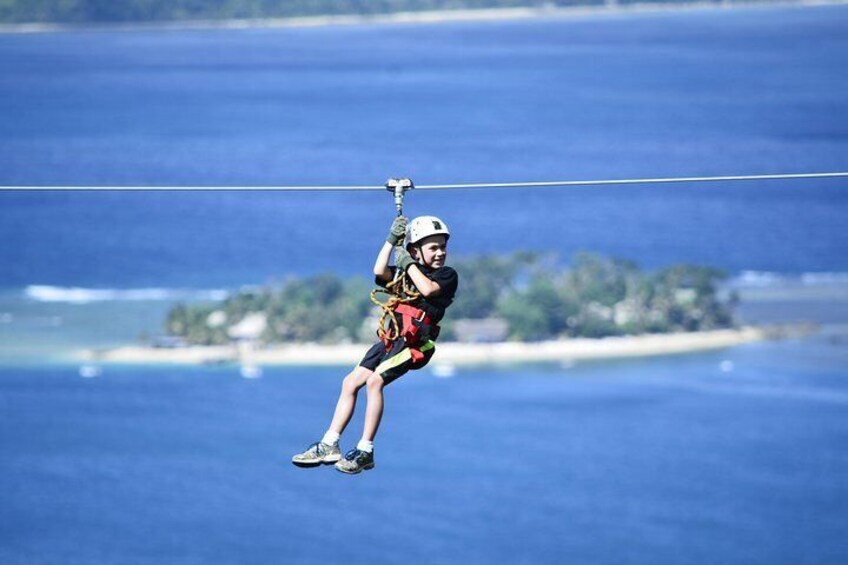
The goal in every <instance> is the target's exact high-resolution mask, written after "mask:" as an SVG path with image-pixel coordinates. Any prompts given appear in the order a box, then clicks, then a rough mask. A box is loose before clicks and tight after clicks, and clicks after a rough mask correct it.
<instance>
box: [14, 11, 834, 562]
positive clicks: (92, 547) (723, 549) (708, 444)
mask: <svg viewBox="0 0 848 565" xmlns="http://www.w3.org/2000/svg"><path fill="white" fill-rule="evenodd" d="M846 31H848V7H845V6H841V7H817V8H804V9H799V8H787V7H781V8H769V9H736V10H731V11H692V12H687V13H666V14H641V15H628V16H621V17H619V16H614V17H613V16H610V17H590V18H581V19H574V20H550V21H528V22H511V23H490V24H485V25H483V24H449V25H437V26H381V27H371V26H358V27H350V28H322V29H303V30H293V29H292V30H247V31H191V32H185V31H140V32H132V33H115V32H107V31H102V32H87V33H59V34H41V35H26V36H24V35H20V36H11V35H6V36H2V35H0V68H2V69H3V72H2V73H0V117H2V119H0V184H51V183H60V184H96V185H108V184H233V185H238V184H313V183H317V184H326V183H345V184H357V185H358V184H376V183H381V182H382V181H383V180H384V179H385V178H386V177H388V176H390V175H395V176H398V175H409V176H411V177H412V178H413V179H414V180H416V181H417V182H419V183H422V184H424V183H427V184H430V183H441V182H460V181H503V180H551V179H567V178H615V177H629V176H639V177H642V176H650V177H655V176H676V175H709V174H736V173H769V172H804V171H827V170H846V169H848V159H846V156H848V98H846V97H845V94H844V93H845V92H848V74H846V73H845V71H844V69H845V68H846V63H848V33H846ZM407 210H408V212H409V213H411V214H413V215H415V214H419V213H436V214H438V215H440V216H443V217H444V218H445V219H446V220H447V221H448V223H449V224H450V226H451V228H452V230H453V233H454V237H453V238H452V240H451V253H453V254H454V255H473V254H477V253H502V252H506V251H511V250H516V249H531V250H537V251H553V252H557V253H560V254H561V255H562V257H563V258H568V257H569V256H570V255H571V254H572V253H573V252H574V251H576V250H579V249H589V250H596V251H601V252H604V253H609V254H614V255H619V256H623V257H628V258H630V259H634V260H636V261H638V262H640V263H641V264H643V265H644V266H647V267H656V266H661V265H667V264H670V263H676V262H684V261H685V262H701V263H708V264H713V265H716V266H720V267H723V268H726V269H728V270H730V271H731V272H738V271H745V270H755V271H774V272H778V273H789V274H792V273H794V274H799V273H809V272H817V273H821V272H828V273H840V272H843V273H844V272H848V253H846V249H848V228H847V227H846V222H845V218H846V217H848V187H846V184H845V182H844V181H804V182H780V183H751V184H718V185H693V186H686V185H677V186H660V187H628V188H607V189H574V190H563V191H552V190H527V191H515V192H510V191H485V192H439V193H434V192H424V191H422V192H420V193H412V194H410V195H409V196H408V199H407ZM392 213H393V208H392V205H391V200H390V198H389V196H388V195H387V194H380V193H357V194H276V195H273V194H263V193H255V194H190V195H186V194H108V193H107V194H66V193H61V194H60V193H40V194H11V193H0V361H2V362H0V365H2V368H0V492H2V495H0V563H3V564H4V565H5V564H9V565H19V564H21V565H23V564H26V565H39V564H48V563H62V564H63V565H64V564H85V565H89V564H91V565H93V564H102V563H127V564H134V563H139V564H146V563H177V564H194V563H197V564H201V563H202V564H204V565H207V564H217V563H221V564H224V563H227V564H230V563H239V564H251V563H263V564H267V563H314V562H316V561H318V560H324V561H327V560H329V561H340V560H342V559H344V560H345V562H350V563H368V564H369V565H373V564H375V563H397V562H401V561H403V562H409V563H421V562H434V563H492V562H495V561H497V562H506V563H533V564H537V563H563V562H569V563H601V564H606V563H609V564H611V565H612V564H615V565H620V564H629V563H632V564H637V563H638V564H646V565H647V564H651V565H653V564H657V563H659V564H666V563H667V564H674V565H678V564H687V563H692V564H695V563H697V564H701V563H728V564H735V563H739V564H742V563H746V564H748V563H768V564H775V563H777V564H782V563H786V564H792V565H794V564H798V563H811V564H812V563H815V564H842V563H845V562H848V543H846V541H845V536H844V532H845V530H846V529H848V528H847V527H848V518H846V517H848V511H846V509H848V483H846V482H845V480H844V477H846V476H848V456H846V452H845V450H844V448H843V447H842V446H843V445H844V444H845V442H846V439H848V418H846V408H847V407H848V387H846V380H845V379H846V376H848V371H846V367H848V354H847V353H846V352H848V348H846V346H845V344H846V343H848V342H846V337H845V336H846V332H845V327H842V328H841V329H840V328H839V327H835V328H834V327H830V328H829V329H827V330H826V332H825V333H823V334H819V335H817V336H813V337H810V338H807V339H804V340H799V341H787V342H776V343H763V344H756V345H749V346H744V347H739V348H735V349H732V350H727V351H721V352H716V353H709V354H699V355H692V356H684V357H666V358H658V359H653V360H642V361H622V362H616V363H597V364H581V365H577V366H575V367H572V368H568V369H565V368H560V367H509V368H500V369H492V368H478V369H474V370H471V369H467V370H460V371H459V373H458V375H457V376H456V377H455V378H452V379H438V378H435V377H434V376H433V375H432V374H431V373H429V372H426V371H425V372H421V373H418V374H414V375H409V376H407V377H404V379H402V380H401V381H399V382H398V383H397V384H395V385H392V386H391V387H390V388H389V389H388V391H387V412H386V416H385V418H384V423H383V428H382V429H381V433H380V435H379V437H378V439H377V468H376V469H375V470H374V471H372V472H369V473H367V474H365V475H364V476H360V477H347V476H342V475H340V474H338V473H336V472H335V471H333V470H332V469H318V470H301V469H296V468H294V467H292V466H291V465H290V464H289V463H288V461H289V458H290V456H291V454H292V453H293V452H294V451H298V450H300V449H302V448H304V447H305V446H306V445H307V444H308V443H310V442H311V441H314V440H315V439H317V435H319V434H320V433H322V431H323V430H324V428H325V426H326V425H327V420H328V418H329V416H330V411H331V409H332V405H333V402H334V399H335V396H336V394H337V388H338V385H339V382H340V379H341V376H342V374H341V372H340V371H339V370H337V369H316V368H303V369H299V368H290V369H276V368H265V371H264V376H263V378H261V379H256V380H245V379H242V378H240V377H239V376H238V372H237V368H236V367H219V368H168V367H155V366H150V367H138V368H129V367H118V366H106V367H104V368H103V371H104V372H103V375H102V377H100V378H94V379H82V378H80V376H79V370H78V369H79V368H78V367H77V366H75V365H66V364H63V362H66V361H65V360H64V359H62V354H64V353H67V352H68V351H69V350H71V349H74V348H79V347H83V346H93V345H99V346H102V345H110V344H112V343H113V342H114V343H121V342H127V341H132V340H133V339H134V338H135V336H136V335H137V332H138V331H140V330H142V329H144V330H148V331H155V328H156V327H157V326H158V324H159V322H160V320H161V318H162V316H163V313H164V310H165V309H166V308H167V306H168V300H169V298H167V297H170V299H176V297H179V296H184V292H185V291H183V290H180V289H186V288H189V289H191V288H194V289H215V288H229V287H237V286H240V285H243V284H253V283H261V282H264V281H268V280H270V279H273V278H279V277H283V276H286V275H291V274H306V273H314V272H320V271H331V272H336V273H339V274H343V275H355V274H362V275H364V274H367V273H368V272H369V271H370V268H371V264H372V261H373V254H374V252H375V251H376V248H377V247H378V246H379V245H380V242H381V241H382V238H383V236H384V232H385V230H386V228H387V227H388V223H389V221H390V219H391V216H392ZM754 278H755V280H770V279H769V277H767V276H766V277H762V276H760V277H754ZM836 279H837V280H841V281H842V283H841V284H842V286H839V285H836V286H835V287H833V288H831V289H829V290H827V292H826V293H824V292H825V291H824V290H823V291H822V292H823V294H820V295H817V294H816V292H817V291H816V289H813V291H812V292H810V288H808V287H806V286H805V283H803V282H799V281H803V279H798V280H797V281H795V282H794V283H793V284H794V285H795V286H793V287H792V288H793V289H794V291H799V292H802V293H803V294H804V296H805V297H806V298H805V300H807V302H797V303H793V305H792V308H791V310H792V312H793V314H792V315H793V316H795V315H796V314H798V315H799V316H801V318H802V319H803V318H804V317H805V316H807V315H808V314H809V313H810V312H811V311H812V310H816V311H817V312H819V313H820V314H821V315H818V316H817V319H818V318H821V319H822V320H823V321H826V322H827V323H830V324H833V323H840V322H841V323H844V322H845V317H844V312H845V304H848V302H846V301H845V295H844V280H845V279H844V276H843V278H841V279H840V278H839V276H836ZM793 280H794V279H793ZM32 285H52V286H55V287H60V288H58V289H43V288H42V289H40V290H39V289H35V290H38V292H34V287H33V286H32ZM73 286H83V287H89V288H97V289H117V290H118V292H117V293H114V292H113V293H112V294H110V295H109V296H112V295H114V297H113V298H112V299H110V300H107V301H106V302H93V303H88V304H77V303H74V302H73V301H72V297H73V291H71V290H70V289H69V287H73ZM25 288H28V289H29V293H27V292H25ZM158 288H164V289H167V290H165V291H163V292H164V294H165V296H166V298H165V299H164V300H137V295H136V294H133V293H134V292H135V291H132V292H131V293H130V294H129V295H128V294H126V293H124V294H122V293H121V291H123V290H126V289H158ZM773 290H774V289H771V288H765V289H764V291H763V292H765V298H764V299H762V300H761V301H760V302H757V303H754V304H751V305H748V310H747V312H748V313H749V314H750V313H753V314H755V316H754V317H755V318H756V317H761V318H762V319H768V320H774V319H781V316H780V311H779V310H780V308H782V307H783V306H781V303H782V301H784V300H785V299H786V297H785V296H782V295H780V296H777V295H775V294H774V293H772V294H769V293H770V292H772V291H773ZM778 290H780V289H778ZM144 292H148V291H144ZM151 292H152V293H153V294H156V293H157V292H159V291H157V290H153V291H151ZM45 293H46V295H47V296H48V297H49V296H53V297H56V296H59V297H60V301H59V302H52V301H50V300H49V299H47V298H44V297H45ZM181 293H182V294H181ZM828 293H829V294H828ZM83 294H84V295H85V296H87V297H89V299H90V298H91V297H92V296H94V294H93V293H92V291H91V290H87V291H84V293H83ZM778 294H779V293H778ZM128 296H132V297H134V299H133V300H129V301H126V300H124V299H125V298H127V297H128ZM769 296H771V298H769ZM761 298H762V297H761ZM460 299H461V296H460ZM766 299H768V300H772V299H773V300H772V302H769V301H768V300H766ZM764 300H765V301H764ZM829 300H831V301H835V302H829ZM837 302H838V306H839V307H838V308H834V307H831V306H832V305H833V304H836V303H837ZM773 305H774V307H772V306H773ZM758 309H759V311H758ZM824 313H826V314H828V316H824V315H823V314H824ZM47 360H49V361H50V362H51V364H47V363H46V362H45V361H47ZM436 361H438V358H437V359H436ZM722 367H724V370H722ZM362 412H363V406H362V403H361V404H360V406H359V411H358V414H357V416H356V417H355V419H354V423H353V424H352V427H351V429H350V431H349V432H348V433H347V434H346V436H345V438H344V442H345V443H344V446H345V447H349V446H350V445H352V443H353V442H354V441H355V440H356V438H357V436H358V433H359V431H360V426H361V418H362Z"/></svg>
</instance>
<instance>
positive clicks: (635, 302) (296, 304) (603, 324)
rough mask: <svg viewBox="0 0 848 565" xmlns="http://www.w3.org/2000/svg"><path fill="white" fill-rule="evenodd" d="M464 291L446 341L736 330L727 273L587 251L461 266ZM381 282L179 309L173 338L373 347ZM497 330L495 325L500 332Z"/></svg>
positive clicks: (346, 282) (321, 286) (298, 285)
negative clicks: (723, 286) (489, 332)
mask: <svg viewBox="0 0 848 565" xmlns="http://www.w3.org/2000/svg"><path fill="white" fill-rule="evenodd" d="M454 267H455V268H456V270H457V271H458V272H459V276H460V289H459V293H458V295H457V298H456V300H455V301H454V304H453V305H452V306H451V307H450V309H449V310H448V315H447V317H446V319H445V320H443V323H442V334H441V337H440V339H441V340H442V341H444V340H447V339H459V340H462V341H476V340H478V339H477V338H475V337H474V335H473V332H469V330H468V328H469V327H473V326H474V323H475V322H477V323H480V322H483V321H496V322H498V324H499V325H500V326H501V327H502V328H503V332H502V335H501V336H499V339H500V338H503V339H508V340H518V341H533V340H543V339H558V338H568V337H593V338H598V337H606V336H617V335H634V334H644V333H669V332H694V331H703V330H712V329H720V328H728V327H732V326H733V315H732V311H733V307H734V305H735V303H736V300H737V299H736V297H735V295H732V294H731V295H729V296H727V297H724V298H722V297H720V296H719V293H718V289H717V286H718V283H719V282H720V281H721V280H723V279H724V278H725V274H724V273H723V272H721V271H719V270H717V269H714V268H710V267H703V266H694V265H677V266H673V267H668V268H663V269H659V270H657V271H653V272H644V271H642V270H640V269H639V268H638V266H637V265H636V264H635V263H633V262H631V261H626V260H621V259H613V258H607V257H602V256H599V255H595V254H590V253H580V254H578V255H576V256H575V257H574V259H573V260H572V263H571V265H570V267H568V268H562V267H558V266H557V265H556V263H555V261H554V260H553V258H551V257H548V256H542V255H537V254H533V253H515V254H513V255H510V256H503V257H500V256H499V257H495V256H482V257H476V258H471V259H466V260H462V261H459V262H456V263H454ZM371 288H372V287H371V283H370V282H368V281H365V280H363V279H361V278H353V279H342V278H340V277H338V276H336V275H332V274H321V275H316V276H311V277H306V278H292V279H290V280H287V281H285V282H283V283H281V284H279V285H275V286H265V287H260V288H252V289H242V290H240V291H238V292H235V293H233V294H232V295H230V296H229V297H228V298H226V299H225V300H223V301H221V302H204V303H195V304H185V303H180V304H177V305H175V306H173V307H172V308H171V309H170V310H169V312H168V314H167V318H166V321H165V331H166V333H167V334H168V335H169V336H173V337H176V338H179V339H180V340H181V341H182V342H184V343H187V344H197V345H221V344H227V343H232V342H233V341H236V340H239V339H241V338H244V337H247V338H249V339H251V340H254V341H256V342H258V343H260V344H275V343H286V342H319V343H345V342H364V341H373V339H374V336H375V330H376V323H377V322H376V320H377V316H378V315H379V309H378V308H377V307H375V306H374V305H373V304H372V303H371V301H370V299H369V291H370V289H371ZM498 324H495V325H498Z"/></svg>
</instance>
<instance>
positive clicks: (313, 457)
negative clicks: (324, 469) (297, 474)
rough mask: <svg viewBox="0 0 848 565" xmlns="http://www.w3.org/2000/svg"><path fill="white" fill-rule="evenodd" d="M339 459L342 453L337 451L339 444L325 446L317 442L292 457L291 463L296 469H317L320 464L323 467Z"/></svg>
mask: <svg viewBox="0 0 848 565" xmlns="http://www.w3.org/2000/svg"><path fill="white" fill-rule="evenodd" d="M341 458H342V452H341V450H339V444H337V443H335V444H333V445H327V444H326V443H321V442H320V441H317V442H315V443H313V444H312V445H310V446H309V448H308V449H307V450H306V451H304V452H303V453H298V454H297V455H295V456H294V457H292V463H294V464H295V465H297V466H298V467H317V466H318V465H320V464H321V463H324V464H325V465H329V464H331V463H335V462H336V461H338V460H339V459H341Z"/></svg>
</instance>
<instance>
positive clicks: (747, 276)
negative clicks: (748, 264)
mask: <svg viewBox="0 0 848 565" xmlns="http://www.w3.org/2000/svg"><path fill="white" fill-rule="evenodd" d="M729 282H730V286H731V287H743V288H744V287H748V288H752V287H756V288H768V287H787V286H799V285H803V286H841V285H848V273H845V272H810V273H801V274H789V273H774V272H770V271H742V272H741V273H739V275H737V276H735V277H733V279H731V280H730V281H729Z"/></svg>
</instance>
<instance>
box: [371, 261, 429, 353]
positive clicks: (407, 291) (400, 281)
mask: <svg viewBox="0 0 848 565" xmlns="http://www.w3.org/2000/svg"><path fill="white" fill-rule="evenodd" d="M377 294H388V295H389V297H388V298H387V299H386V301H385V302H382V301H381V300H380V299H379V298H377ZM420 296H421V293H420V292H418V291H417V290H415V287H414V286H413V284H412V281H411V280H410V278H409V275H408V274H406V273H405V272H404V273H403V274H402V275H401V276H399V277H397V278H396V279H395V280H393V281H391V282H390V283H388V284H387V285H386V288H385V289H383V288H375V289H374V290H372V291H371V302H373V303H374V304H376V305H377V306H379V307H380V308H381V309H382V310H383V313H382V315H381V316H380V321H379V322H378V323H377V336H378V337H379V338H380V339H381V340H382V341H383V342H385V343H388V342H392V341H394V340H396V339H397V338H398V337H400V332H401V327H400V324H399V323H398V319H397V316H396V315H395V308H397V305H398V304H406V303H409V302H413V301H415V300H417V299H418V298H419V297H420ZM387 320H388V323H386V321H387Z"/></svg>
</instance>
